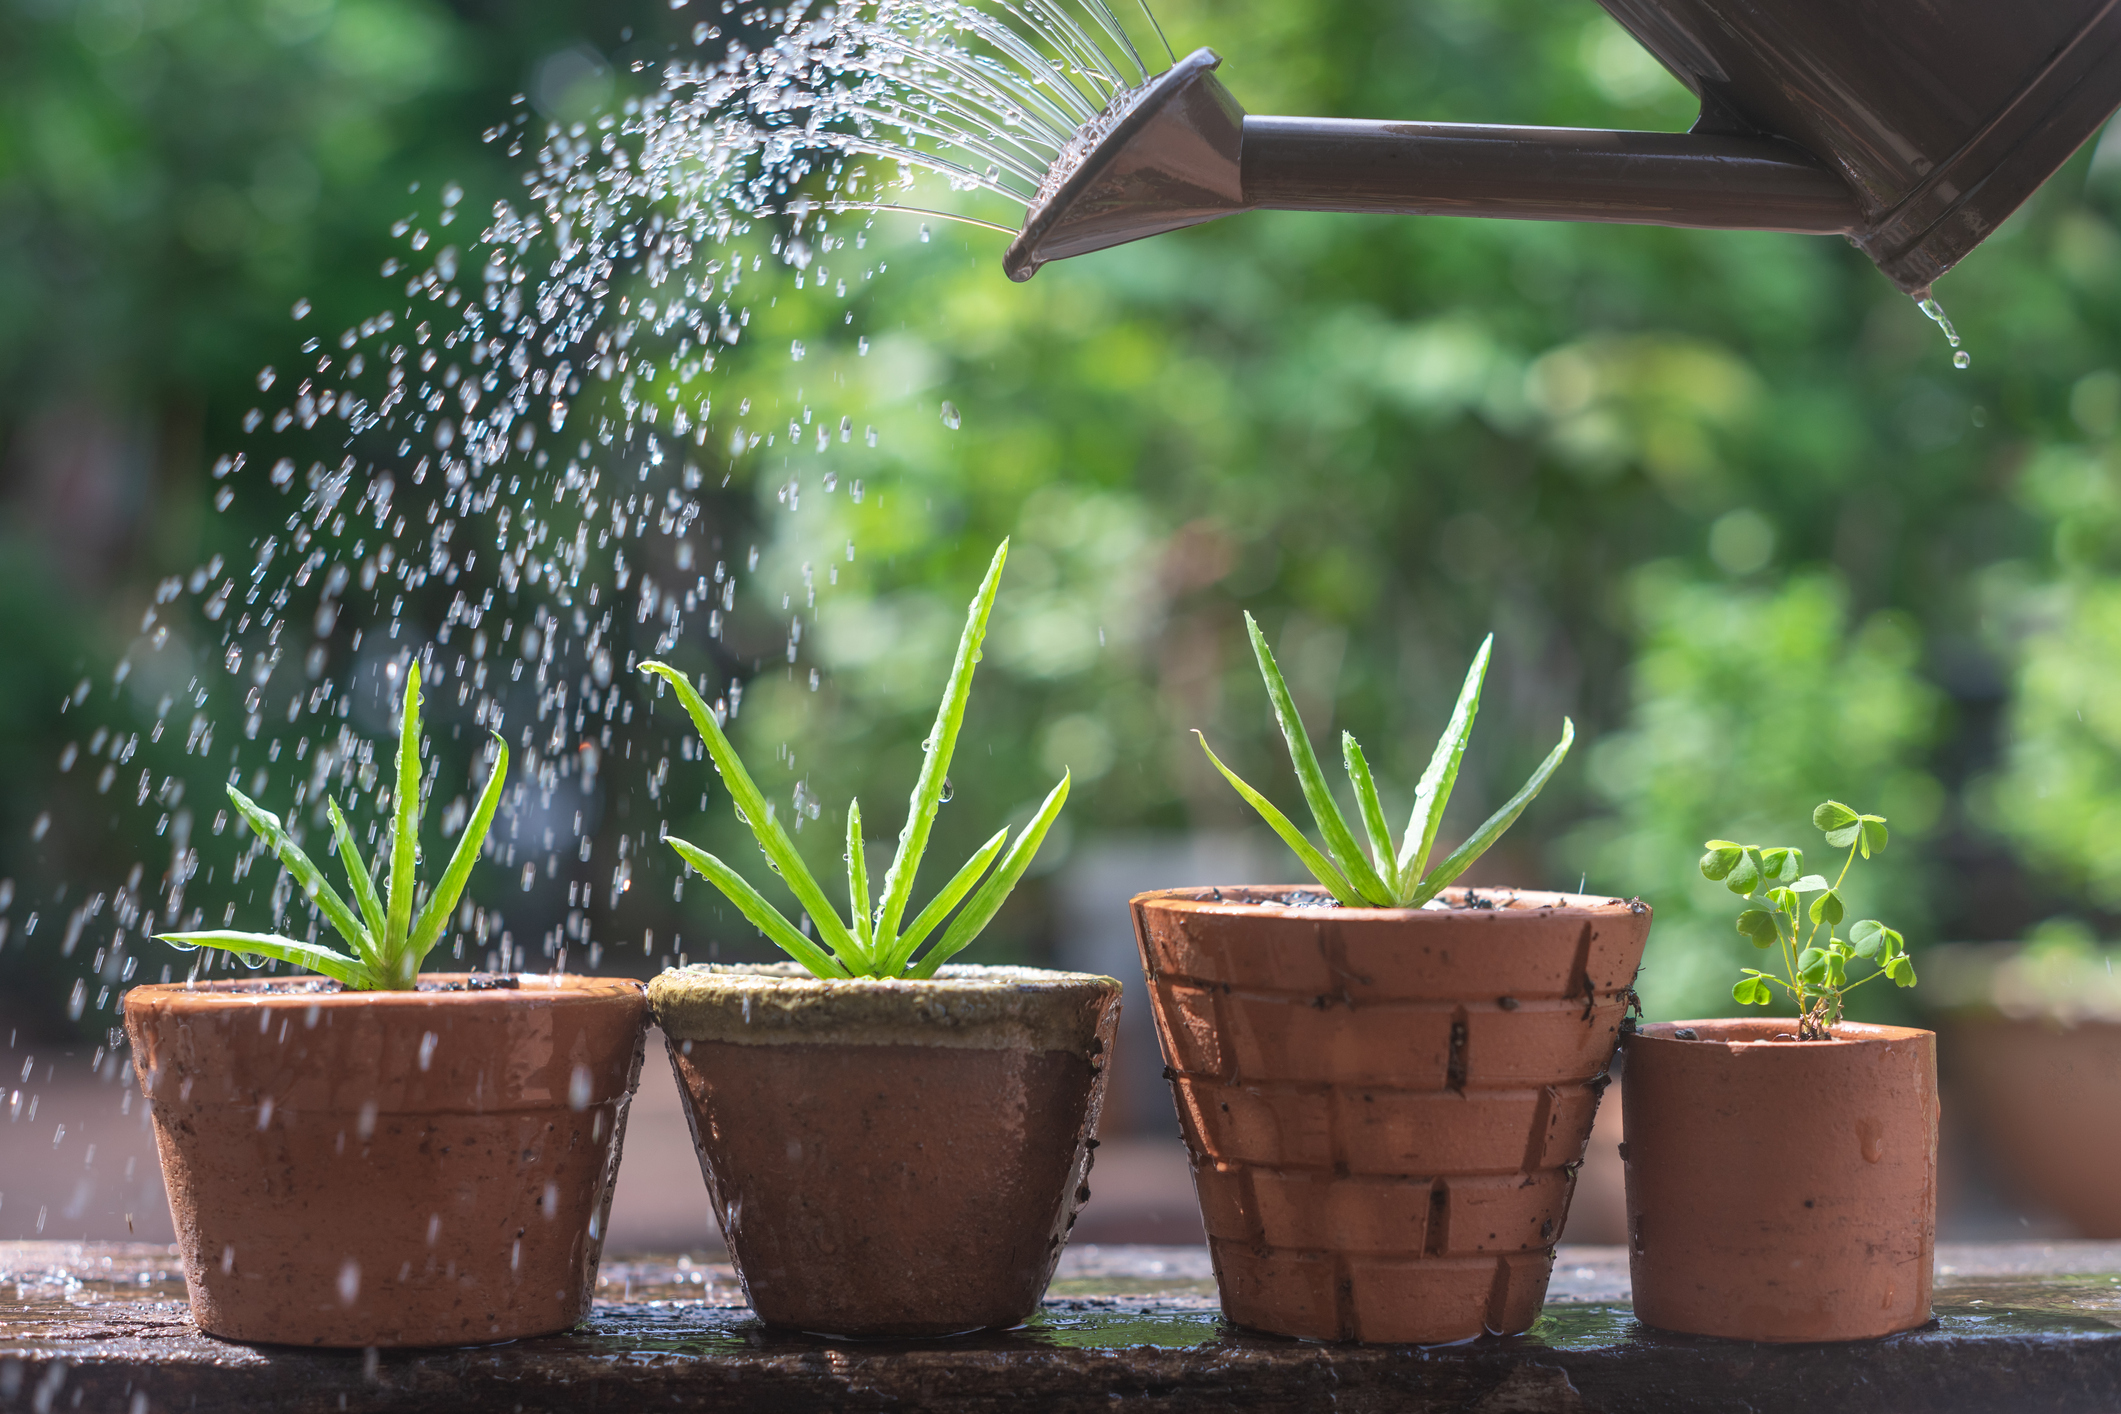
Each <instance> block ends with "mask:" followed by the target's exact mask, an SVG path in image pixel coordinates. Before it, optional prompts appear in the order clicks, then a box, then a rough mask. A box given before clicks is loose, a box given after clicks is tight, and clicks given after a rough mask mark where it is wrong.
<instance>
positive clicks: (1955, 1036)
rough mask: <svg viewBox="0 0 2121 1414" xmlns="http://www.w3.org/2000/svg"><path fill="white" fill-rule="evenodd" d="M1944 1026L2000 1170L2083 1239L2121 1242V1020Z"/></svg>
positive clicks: (1957, 1020)
mask: <svg viewBox="0 0 2121 1414" xmlns="http://www.w3.org/2000/svg"><path fill="white" fill-rule="evenodd" d="M1939 1027H1940V1029H1941V1031H1942V1033H1943V1035H1944V1038H1945V1044H1946V1046H1947V1047H1948V1048H1949V1054H1950V1056H1951V1062H1952V1063H1951V1065H1950V1066H1949V1067H1948V1071H1949V1074H1950V1077H1951V1080H1952V1085H1953V1089H1952V1096H1953V1103H1954V1104H1959V1103H1961V1102H1962V1101H1963V1103H1964V1105H1965V1107H1966V1109H1967V1110H1968V1111H1969V1112H1970V1117H1971V1119H1972V1121H1973V1126H1974V1128H1975V1130H1976V1131H1977V1132H1978V1133H1979V1134H1980V1136H1981V1141H1982V1143H1981V1147H1982V1154H1983V1156H1984V1157H1985V1158H1986V1159H1987V1160H1988V1162H1989V1163H1990V1164H1992V1165H1994V1167H1995V1169H1996V1171H1997V1176H1998V1177H2000V1178H2001V1179H2002V1180H2003V1181H2004V1182H2005V1183H2006V1184H2008V1185H2009V1186H2010V1188H2011V1189H2012V1190H2013V1191H2015V1192H2017V1193H2021V1194H2023V1195H2024V1196H2025V1197H2027V1198H2029V1199H2031V1200H2032V1201H2034V1202H2036V1203H2038V1204H2040V1205H2041V1206H2043V1207H2046V1208H2052V1209H2053V1210H2054V1211H2055V1212H2057V1213H2059V1214H2061V1216H2062V1217H2063V1218H2064V1219H2065V1220H2067V1221H2068V1223H2069V1224H2070V1226H2071V1227H2073V1228H2075V1229H2076V1230H2077V1233H2078V1235H2079V1236H2082V1237H2099V1238H2106V1239H2109V1240H2111V1239H2114V1238H2121V1178H2117V1177H2116V1175H2117V1174H2121V1124H2117V1123H2116V1122H2115V1117H2116V1116H2117V1115H2121V1024H2117V1023H2115V1022H2113V1021H2109V1020H2095V1019H2063V1018H2059V1017H2056V1018H2049V1017H2009V1016H2004V1015H2002V1014H2001V1013H1999V1012H1996V1011H1993V1010H1986V1011H1980V1012H1966V1013H1959V1014H1955V1015H1954V1016H1952V1017H1951V1018H1950V1019H1949V1020H1948V1021H1942V1022H1940V1023H1939Z"/></svg>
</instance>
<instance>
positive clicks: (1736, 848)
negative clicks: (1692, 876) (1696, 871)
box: [1701, 840, 1745, 884]
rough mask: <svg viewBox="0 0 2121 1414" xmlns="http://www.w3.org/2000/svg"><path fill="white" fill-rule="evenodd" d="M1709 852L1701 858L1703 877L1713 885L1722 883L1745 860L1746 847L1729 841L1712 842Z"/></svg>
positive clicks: (1709, 845) (1710, 842)
mask: <svg viewBox="0 0 2121 1414" xmlns="http://www.w3.org/2000/svg"><path fill="white" fill-rule="evenodd" d="M1708 850H1709V852H1708V853H1707V854H1704V855H1702V856H1701V877H1702V878H1704V879H1707V880H1710V881H1711V882H1713V883H1718V884H1720V883H1722V882H1723V881H1724V880H1725V879H1728V878H1729V877H1730V876H1731V871H1732V870H1733V869H1736V868H1737V867H1738V861H1739V860H1741V859H1743V858H1745V847H1744V846H1743V845H1737V844H1733V843H1732V842H1731V841H1729V840H1710V841H1709V844H1708Z"/></svg>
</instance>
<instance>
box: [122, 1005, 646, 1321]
mask: <svg viewBox="0 0 2121 1414" xmlns="http://www.w3.org/2000/svg"><path fill="white" fill-rule="evenodd" d="M421 980H422V981H423V982H425V983H443V984H449V983H459V984H461V983H462V982H463V981H464V980H465V979H464V978H462V977H444V976H428V977H425V978H422V979H421ZM520 981H521V985H520V986H519V987H517V988H493V989H491V990H480V991H465V990H458V991H420V992H326V991H322V990H318V989H317V984H313V983H311V982H308V981H306V980H288V979H276V980H265V979H252V980H243V981H219V982H201V983H196V984H193V985H189V986H186V985H171V986H152V987H135V988H133V989H132V990H131V991H130V992H128V993H126V995H125V1029H126V1032H127V1034H128V1035H130V1036H131V1038H132V1044H133V1064H134V1066H135V1068H136V1069H137V1071H138V1073H139V1076H140V1088H141V1090H142V1091H143V1092H144V1093H145V1094H146V1095H147V1097H148V1099H149V1101H150V1103H151V1112H152V1114H153V1116H154V1127H155V1142H156V1145H157V1147H158V1148H159V1149H160V1150H161V1154H162V1173H163V1177H164V1179H165V1180H166V1181H167V1183H168V1187H169V1202H170V1212H171V1215H172V1217H173V1218H174V1219H175V1221H176V1228H177V1245H178V1248H179V1251H180V1252H181V1253H182V1256H183V1261H184V1279H185V1283H186V1286H187V1287H188V1288H189V1290H190V1295H191V1309H192V1316H193V1318H194V1319H195V1320H197V1321H198V1323H199V1328H200V1329H201V1330H203V1331H206V1332H208V1333H210V1334H213V1335H218V1336H223V1337H226V1338H227V1339H230V1340H247V1341H273V1342H280V1343H285V1344H292V1345H325V1346H385V1345H465V1344H473V1343H478V1342H483V1341H496V1340H512V1339H514V1338H516V1337H518V1336H529V1335H543V1334H547V1333H550V1332H553V1331H561V1330H565V1329H567V1328H568V1327H569V1326H572V1325H573V1324H575V1322H577V1321H579V1320H580V1319H581V1318H582V1317H583V1316H584V1315H586V1314H587V1313H588V1310H589V1300H590V1293H591V1289H592V1287H593V1286H594V1284H595V1281H596V1270H597V1256H598V1253H599V1250H600V1249H601V1247H602V1245H603V1239H602V1233H603V1226H604V1220H605V1215H606V1214H607V1213H608V1212H609V1210H610V1206H611V1188H612V1181H613V1179H614V1178H615V1177H616V1176H617V1173H618V1167H619V1145H620V1141H621V1139H622V1137H623V1135H624V1132H625V1127H626V1109H627V1105H628V1103H629V1102H630V1101H631V1099H632V1097H633V1087H634V1084H635V1082H636V1081H637V1080H638V1079H639V1078H640V1073H641V1049H642V1045H643V1042H644V1040H645V1037H646V1025H645V1023H646V1020H647V1006H646V1002H645V1000H644V999H643V997H642V996H641V987H640V984H639V983H638V982H632V981H626V980H623V979H614V980H605V979H600V978H588V977H567V978H562V979H559V980H557V981H555V980H554V979H552V978H547V977H524V978H522V979H520ZM324 985H329V984H324Z"/></svg>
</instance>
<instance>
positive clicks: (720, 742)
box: [641, 540, 1068, 978]
mask: <svg viewBox="0 0 2121 1414" xmlns="http://www.w3.org/2000/svg"><path fill="white" fill-rule="evenodd" d="M1008 557H1009V542H1008V541H1007V540H1004V541H1003V542H1002V543H1001V546H1000V548H998V549H997V550H995V552H994V561H993V563H992V564H990V565H989V566H988V567H987V577H986V578H985V579H984V580H982V581H981V583H980V587H979V592H978V593H977V594H975V595H973V597H972V604H971V607H970V608H969V609H968V610H967V611H966V615H965V632H964V635H963V636H962V637H961V638H960V639H959V640H958V645H957V659H956V661H955V662H954V663H953V664H952V665H951V669H950V679H949V682H948V683H947V684H946V685H945V686H944V688H943V701H942V705H941V706H940V707H939V708H937V709H936V714H935V725H934V727H932V728H931V729H930V730H929V732H928V739H927V741H926V742H924V743H923V751H922V757H921V772H920V776H919V778H918V779H917V780H916V781H915V782H914V785H913V796H912V798H911V800H909V801H908V803H907V808H906V824H905V827H904V828H903V829H901V830H900V831H899V837H898V853H897V854H896V855H894V856H893V858H892V860H891V867H890V868H889V869H888V870H886V871H885V873H884V885H883V897H882V898H881V899H880V900H878V901H877V902H876V903H875V905H874V907H873V908H872V907H871V903H870V891H869V867H868V863H867V860H866V857H865V855H864V853H863V846H862V807H861V802H860V801H859V800H855V801H850V802H848V805H847V856H846V857H847V893H848V898H849V909H848V917H847V919H846V921H844V922H843V921H841V919H840V916H839V914H838V912H837V911H836V910H835V909H834V908H833V906H832V903H831V901H830V900H829V899H827V898H826V897H825V891H824V889H823V888H821V887H820V886H819V885H818V882H817V878H816V876H814V875H813V874H812V873H811V872H810V866H809V865H808V864H806V863H804V862H803V857H802V856H801V855H800V854H798V853H796V849H795V843H794V841H792V840H791V839H789V837H788V832H787V831H786V830H785V829H783V828H782V827H781V823H780V821H779V820H777V819H775V818H774V811H773V806H772V805H771V804H769V803H768V802H767V800H766V798H765V796H764V795H762V794H761V793H760V792H759V788H758V786H757V785H755V784H754V783H753V782H752V779H751V774H750V772H748V771H746V770H745V769H744V763H743V761H742V760H741V759H740V758H739V757H738V756H737V753H736V748H735V747H734V746H731V745H730V744H729V738H728V737H727V736H726V735H725V734H724V733H723V731H722V724H721V720H720V718H719V717H718V716H717V715H716V712H715V709H714V708H712V707H710V706H708V705H707V703H706V702H705V701H704V700H703V699H702V698H701V697H700V694H699V693H698V692H696V691H695V690H694V689H693V686H692V684H691V683H690V682H688V681H687V680H686V678H685V675H684V674H683V673H681V672H678V671H677V670H676V669H675V668H672V667H671V666H670V665H669V664H667V663H643V664H642V665H641V669H642V671H643V672H650V673H654V674H656V675H657V676H659V677H661V678H662V679H663V680H664V681H665V682H668V683H669V684H670V685H671V686H672V687H673V688H675V689H677V694H678V700H679V701H680V702H682V703H684V705H685V710H686V711H687V712H689V713H690V714H691V715H692V721H693V725H694V726H696V727H698V728H699V732H700V736H701V737H702V739H704V740H705V741H706V743H707V754H708V755H709V756H711V757H712V758H713V759H714V766H715V770H716V771H717V772H718V773H719V774H720V775H721V778H722V782H723V784H724V785H726V786H727V787H728V788H729V795H730V799H731V801H732V803H733V804H734V805H735V807H736V814H737V818H738V819H739V820H742V821H743V822H744V823H745V824H746V825H748V826H750V828H751V833H752V835H753V837H754V838H756V839H757V840H758V844H759V849H760V850H761V851H763V852H764V854H765V856H766V863H767V866H768V867H769V868H771V869H772V870H773V872H774V873H776V874H778V875H780V876H781V880H782V882H783V883H785V884H787V885H788V887H789V889H790V890H791V891H792V892H793V893H794V894H795V897H796V901H797V902H799V903H800V904H802V906H803V908H804V910H805V912H806V913H807V914H808V916H809V919H810V921H811V922H812V923H813V924H815V925H816V928H817V939H816V940H815V941H813V940H812V939H811V938H810V937H808V936H806V934H805V932H804V930H802V929H799V928H797V927H796V926H795V925H794V924H792V923H790V922H789V921H788V919H787V918H786V917H785V916H784V915H783V914H782V913H781V911H780V910H779V909H777V908H775V907H774V906H773V905H772V904H771V903H769V902H768V901H767V900H766V898H765V897H764V896H763V895H761V894H760V893H759V891H758V890H757V889H754V888H753V887H752V886H751V885H750V884H749V883H747V882H746V881H745V880H744V877H743V876H742V875H740V874H738V873H737V872H736V870H734V869H732V868H730V867H729V866H728V865H727V864H725V863H723V862H722V861H721V860H720V859H717V858H716V857H715V856H713V855H711V854H709V853H708V852H707V851H706V850H704V849H701V848H699V847H698V846H697V845H694V844H690V843H688V842H687V841H685V840H681V839H677V838H674V837H673V838H670V841H669V843H670V847H671V848H672V849H674V850H676V851H677V852H678V855H679V857H680V858H682V859H683V860H684V861H685V862H686V863H687V864H689V865H691V866H692V867H693V868H694V869H696V870H698V871H699V872H700V873H701V874H702V875H703V876H704V877H705V878H706V879H707V880H708V882H710V883H712V884H713V885H714V886H715V887H716V888H717V889H720V890H721V891H722V893H723V894H725V895H726V896H727V897H728V899H729V901H730V902H731V903H733V904H735V905H736V906H737V908H738V909H739V910H740V911H741V912H742V913H743V915H744V916H745V917H746V918H748V919H750V920H751V922H752V923H753V924H754V925H755V926H756V927H757V928H758V929H759V931H760V932H762V933H764V934H765V935H766V936H767V937H768V938H771V939H772V940H773V941H774V942H775V943H776V944H778V945H779V946H780V948H781V950H782V951H783V952H785V953H787V954H788V955H789V956H790V957H792V958H794V959H795V960H796V961H797V962H799V963H801V964H802V965H803V966H804V967H805V968H807V969H809V971H810V972H811V974H812V975H813V976H817V977H823V978H844V977H932V976H934V975H935V970H936V968H938V967H940V966H942V965H943V963H944V962H946V961H948V960H949V959H950V958H952V957H954V956H955V955H956V954H957V953H959V952H961V951H963V950H964V948H965V947H966V945H967V944H969V943H971V941H972V940H973V939H974V938H976V937H978V936H979V934H980V930H981V929H983V928H985V927H986V926H987V924H988V923H989V922H990V921H991V920H992V919H993V917H994V915H995V913H996V912H997V911H998V910H999V909H1000V908H1001V906H1002V903H1003V901H1004V900H1005V899H1007V898H1008V897H1009V893H1010V891H1011V890H1012V889H1014V888H1015V887H1016V883H1017V880H1019V879H1021V878H1022V877H1023V874H1024V870H1025V869H1027V868H1029V867H1030V864H1031V859H1032V856H1033V855H1035V854H1037V853H1038V847H1039V843H1040V842H1041V841H1042V840H1044V839H1045V837H1046V831H1047V830H1048V829H1049V828H1051V826H1052V824H1053V821H1054V819H1055V817H1057V816H1058V815H1059V814H1060V810H1061V806H1062V805H1064V804H1065V803H1066V802H1067V799H1068V773H1067V772H1065V771H1063V772H1062V773H1061V779H1060V784H1059V785H1056V786H1055V787H1054V788H1053V790H1052V792H1051V793H1050V794H1048V795H1047V797H1046V799H1045V803H1044V804H1042V805H1041V806H1039V808H1038V813H1037V814H1035V815H1033V816H1032V817H1031V822H1030V823H1029V824H1027V825H1025V826H1024V828H1023V829H1022V830H1020V831H1018V832H1017V836H1016V839H1015V840H1014V841H1013V842H1010V843H1009V849H1008V852H1007V853H1006V854H1004V853H1003V852H1002V845H1003V843H1004V842H1005V841H1008V839H1009V831H1008V828H1007V827H1006V826H1005V827H1004V828H1002V829H1000V830H998V831H996V832H995V834H994V836H993V837H992V838H991V839H989V840H988V841H987V842H986V843H985V844H983V845H981V846H980V847H979V848H978V849H977V850H975V851H974V852H973V855H972V857H971V858H970V859H969V860H967V861H966V862H965V864H964V867H962V868H960V869H959V870H958V871H957V873H956V874H955V875H954V876H952V878H951V879H950V882H949V883H947V884H945V885H943V887H942V890H941V892H939V893H937V894H936V895H935V897H934V898H932V899H930V900H929V901H928V906H927V907H926V908H923V909H922V910H921V911H920V912H919V913H918V914H917V915H915V916H914V919H913V921H912V922H910V923H908V922H905V921H904V920H905V914H906V908H907V904H908V902H909V901H910V900H911V898H912V894H913V876H914V873H915V872H916V871H917V870H918V869H919V868H920V863H921V856H922V854H923V853H925V852H926V850H927V848H928V835H929V831H930V829H931V828H932V827H933V826H934V824H935V813H936V810H937V808H938V807H940V806H941V804H942V802H943V797H944V793H945V791H947V790H948V789H949V773H950V756H951V753H952V752H954V751H955V750H956V749H957V737H958V728H959V727H960V726H961V725H962V724H963V722H964V719H965V703H966V700H967V699H968V698H969V697H970V695H971V692H972V671H973V666H974V665H975V664H977V663H978V662H979V658H980V643H981V641H982V640H983V639H984V638H985V637H986V634H987V616H988V614H989V613H990V612H991V611H992V610H993V608H994V594H995V590H996V589H997V588H998V587H999V586H1000V584H1001V578H1002V564H1003V562H1004V561H1006V560H1007V559H1008ZM997 856H999V857H1000V860H1001V863H1000V864H999V865H998V866H996V867H995V869H994V872H993V873H992V874H989V873H988V872H987V871H988V867H989V866H990V865H994V864H995V860H996V858H997ZM983 877H984V879H985V882H981V880H982V878H983ZM974 885H978V889H977V891H976V892H975V891H974ZM967 894H970V895H971V898H970V899H969V900H966V895H967ZM960 901H964V904H965V906H964V908H963V909H961V910H959V912H958V914H957V916H956V917H955V918H952V919H951V920H950V923H949V925H948V926H947V927H944V928H943V930H942V933H941V934H940V936H938V937H936V939H935V942H934V944H933V945H932V946H931V947H929V949H928V951H927V952H926V953H924V954H922V956H921V957H920V958H919V960H917V961H916V960H915V958H914V953H915V952H917V951H919V949H920V947H921V944H922V943H923V942H926V941H927V940H928V937H929V935H930V934H932V933H934V932H935V930H936V928H937V926H938V925H940V924H941V923H942V922H943V919H944V918H945V917H947V916H948V915H949V913H950V910H951V909H953V908H956V907H957V905H958V903H959V902H960ZM820 944H822V946H820Z"/></svg>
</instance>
